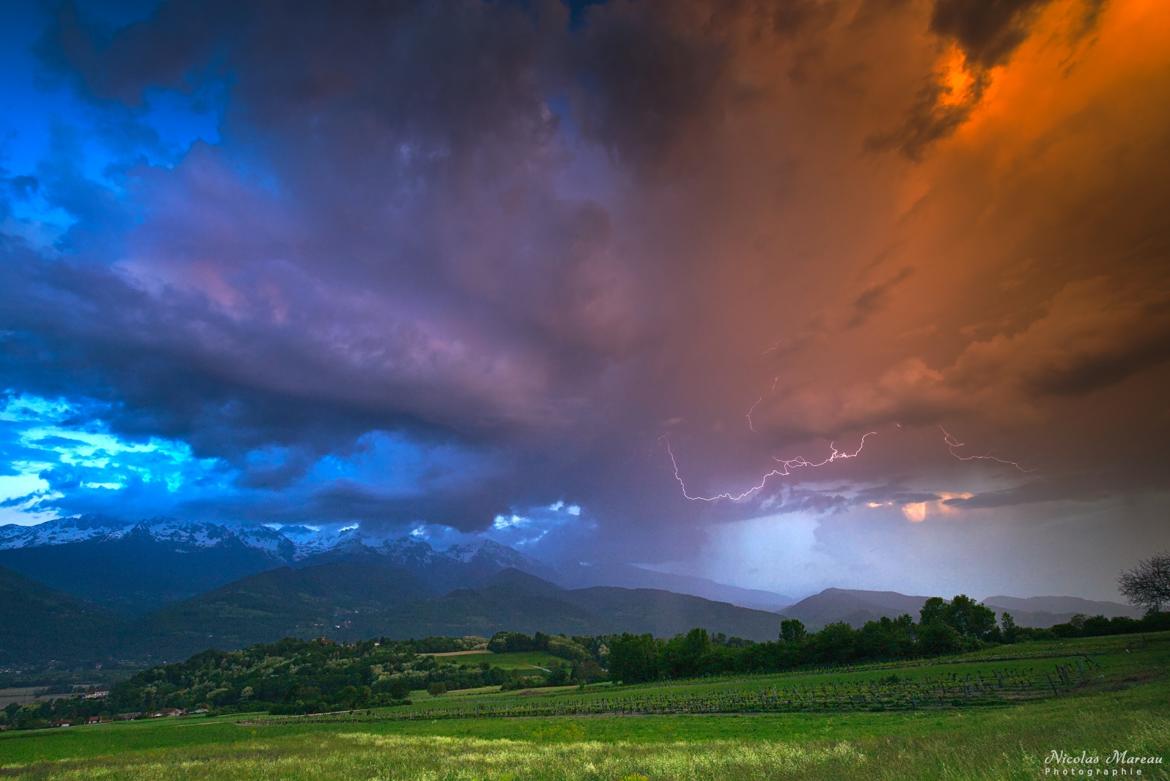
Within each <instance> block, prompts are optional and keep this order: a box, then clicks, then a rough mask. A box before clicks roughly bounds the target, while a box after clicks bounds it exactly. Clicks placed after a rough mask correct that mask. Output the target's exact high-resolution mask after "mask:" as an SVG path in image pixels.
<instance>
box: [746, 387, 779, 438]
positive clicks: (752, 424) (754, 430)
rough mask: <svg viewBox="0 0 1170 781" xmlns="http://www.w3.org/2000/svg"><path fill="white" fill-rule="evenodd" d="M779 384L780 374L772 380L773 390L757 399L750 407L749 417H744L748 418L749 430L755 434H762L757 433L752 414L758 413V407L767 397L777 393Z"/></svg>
mask: <svg viewBox="0 0 1170 781" xmlns="http://www.w3.org/2000/svg"><path fill="white" fill-rule="evenodd" d="M778 382H780V375H779V374H777V375H776V376H775V377H773V378H772V388H771V390H769V391H768V392H767V393H761V394H760V398H758V399H756V403H755V404H753V405H752V406H750V407H748V411H747V415H745V416H744V417H746V418H747V423H748V429H750V430H751V432H752V433H753V434H758V433H760V432H758V431H756V426H755V424H754V423H752V413H753V412H755V411H756V407H758V406H760V404H762V403H763V401H764V399H766V398H767V397H769V396H771V395H772V394H773V393H775V392H776V383H778Z"/></svg>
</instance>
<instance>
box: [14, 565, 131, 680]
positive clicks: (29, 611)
mask: <svg viewBox="0 0 1170 781" xmlns="http://www.w3.org/2000/svg"><path fill="white" fill-rule="evenodd" d="M118 626H119V623H118V620H117V618H116V617H115V616H113V615H112V614H110V613H109V612H107V611H105V610H103V609H102V608H99V607H97V606H96V605H92V604H89V603H87V602H83V601H81V600H79V599H76V598H74V597H71V596H69V595H68V594H62V593H60V592H58V591H54V590H53V589H50V588H46V587H45V586H42V585H41V584H39V583H34V582H33V581H31V580H29V579H28V578H25V577H23V576H22V575H20V574H18V573H16V572H13V571H11V570H8V569H4V568H0V627H2V628H3V630H2V631H0V667H6V666H21V665H25V664H42V665H43V664H46V663H48V662H50V661H54V660H55V661H59V662H62V663H65V664H77V663H82V662H92V661H97V660H101V659H104V658H106V656H107V652H108V649H110V648H111V647H112V645H113V643H114V641H115V639H116V635H117V629H118Z"/></svg>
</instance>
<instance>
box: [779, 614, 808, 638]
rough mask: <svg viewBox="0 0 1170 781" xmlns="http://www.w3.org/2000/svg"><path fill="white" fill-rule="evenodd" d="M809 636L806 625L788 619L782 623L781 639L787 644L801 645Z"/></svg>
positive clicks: (793, 619)
mask: <svg viewBox="0 0 1170 781" xmlns="http://www.w3.org/2000/svg"><path fill="white" fill-rule="evenodd" d="M807 636H808V630H806V629H805V628H804V624H803V623H802V622H801V621H799V620H798V619H795V618H786V619H784V620H783V621H781V622H780V639H781V640H783V641H784V642H786V643H794V644H795V643H801V642H803V641H804V639H805V637H807Z"/></svg>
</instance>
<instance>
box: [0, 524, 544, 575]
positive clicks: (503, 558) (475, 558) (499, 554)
mask: <svg viewBox="0 0 1170 781" xmlns="http://www.w3.org/2000/svg"><path fill="white" fill-rule="evenodd" d="M131 535H134V538H135V539H141V538H147V537H148V538H151V539H153V540H155V541H157V542H165V543H170V544H171V545H173V546H174V547H175V549H176V550H180V551H182V550H192V549H197V548H212V547H216V546H221V545H242V546H244V547H246V548H252V549H255V550H260V551H263V552H265V553H268V554H270V555H271V556H273V557H274V558H276V559H280V560H282V561H286V562H294V561H300V560H303V559H307V558H309V557H311V556H316V555H319V554H323V553H329V552H336V553H345V552H348V551H352V552H355V553H359V552H360V553H372V554H377V555H381V556H385V557H387V558H388V559H390V560H391V561H393V562H394V563H395V564H398V565H401V566H403V567H405V568H407V569H415V570H417V569H424V568H429V567H432V566H435V565H443V564H452V563H456V562H458V563H461V564H472V565H475V566H476V567H477V568H480V569H485V570H495V569H506V568H508V567H515V568H517V569H524V570H527V571H536V570H538V569H542V567H541V565H540V564H538V563H537V562H535V561H533V560H532V559H529V558H528V557H527V556H524V555H523V554H521V553H519V552H518V551H515V550H513V549H512V548H509V547H507V546H506V545H501V544H499V543H497V542H493V541H491V540H481V541H477V542H473V543H469V544H462V545H455V546H452V547H451V548H448V549H447V550H446V551H442V552H440V551H437V550H435V549H434V548H433V547H431V545H430V544H429V543H427V542H426V541H425V540H422V539H418V538H415V537H409V536H408V537H399V538H394V537H388V536H385V535H380V534H376V533H374V534H370V533H365V532H363V531H362V530H361V528H360V527H359V526H358V525H357V524H350V525H341V524H332V525H323V526H310V525H307V524H288V525H278V524H266V525H254V524H235V523H211V522H206V521H181V520H176V519H174V518H152V519H149V520H144V521H137V522H128V521H118V520H114V519H110V518H104V517H99V516H83V517H80V518H58V519H56V520H52V521H46V522H45V523H41V524H37V525H35V526H17V525H5V526H0V550H11V549H16V548H35V547H41V546H47V545H66V544H69V543H80V542H91V541H114V540H121V539H126V538H129V537H130V536H131Z"/></svg>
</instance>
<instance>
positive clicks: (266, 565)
mask: <svg viewBox="0 0 1170 781" xmlns="http://www.w3.org/2000/svg"><path fill="white" fill-rule="evenodd" d="M342 561H349V562H353V563H357V564H369V565H372V566H387V567H392V568H395V569H399V570H403V571H404V572H406V573H408V574H409V575H410V576H412V577H413V578H415V579H416V580H417V581H418V582H419V583H421V584H423V586H424V587H425V588H426V589H427V590H428V591H430V592H431V593H434V594H442V593H446V592H447V591H450V590H452V589H457V588H463V587H473V586H475V585H477V584H478V583H480V582H482V581H484V580H485V579H487V578H490V577H491V576H493V575H495V574H496V573H498V572H500V571H502V570H506V569H517V570H520V571H523V572H526V573H528V574H531V575H536V576H537V577H540V578H543V579H545V580H550V581H553V582H555V583H557V584H559V585H562V586H566V587H576V588H579V587H584V586H598V585H606V586H625V587H630V588H657V589H663V590H670V591H676V592H678V593H684V594H693V595H696V596H701V597H704V598H707V599H715V600H721V601H728V602H734V603H736V604H740V605H746V606H749V607H764V608H766V609H769V610H772V609H775V606H776V605H777V604H780V603H784V604H786V603H787V602H788V601H790V600H785V599H784V597H782V596H781V595H777V594H768V593H765V592H753V591H750V590H746V589H740V588H735V587H733V586H727V585H724V584H720V583H715V582H712V581H708V580H704V579H702V578H685V577H682V576H678V575H669V574H664V573H658V572H653V571H650V570H646V569H641V568H639V567H635V566H632V565H628V564H615V565H612V566H607V567H585V566H573V565H566V566H562V567H559V568H557V569H555V570H554V569H553V568H551V567H549V566H548V565H546V564H544V563H542V562H539V561H536V560H534V559H532V558H530V557H528V556H525V555H524V554H522V553H520V552H519V551H517V550H515V549H513V548H509V547H508V546H506V545H501V544H500V543H498V542H495V541H493V540H488V539H478V540H474V541H472V542H469V543H463V544H458V545H454V546H451V547H449V548H447V549H445V550H437V549H435V548H434V547H433V546H432V545H431V544H429V543H428V542H427V541H426V540H425V539H422V538H418V537H413V536H406V537H396V536H393V535H386V534H384V533H380V532H378V531H377V530H371V531H366V530H363V529H362V528H361V527H360V526H359V525H357V524H346V525H343V524H322V525H319V526H318V525H309V524H283V525H277V524H269V525H257V524H244V523H211V522H205V521H181V520H176V519H174V518H153V519H149V520H142V521H133V522H131V521H122V520H117V519H112V518H107V517H101V516H84V517H80V518H60V519H57V520H53V521H47V522H45V523H42V524H38V525H36V526H16V525H6V526H0V567H8V568H10V569H12V570H14V571H16V572H19V573H20V574H22V575H24V576H25V577H27V578H31V579H32V580H35V581H38V582H40V583H41V584H43V585H47V586H50V587H52V588H55V589H58V590H60V591H64V592H67V593H69V594H72V595H74V596H79V597H83V598H85V599H89V600H92V601H94V602H97V603H99V604H103V605H106V606H109V607H113V608H115V609H119V610H124V611H126V612H129V613H142V612H145V611H148V610H151V609H154V608H157V607H159V606H161V605H163V604H166V603H168V602H173V601H175V600H181V599H186V598H189V597H192V596H195V595H197V594H201V593H204V592H206V591H208V590H209V589H215V588H219V587H221V586H224V585H226V584H228V583H230V582H232V581H233V580H236V579H239V578H243V577H248V576H250V575H256V574H259V573H261V572H265V571H267V570H272V569H276V568H279V567H294V568H303V567H312V566H316V565H319V564H327V563H331V562H342Z"/></svg>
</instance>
